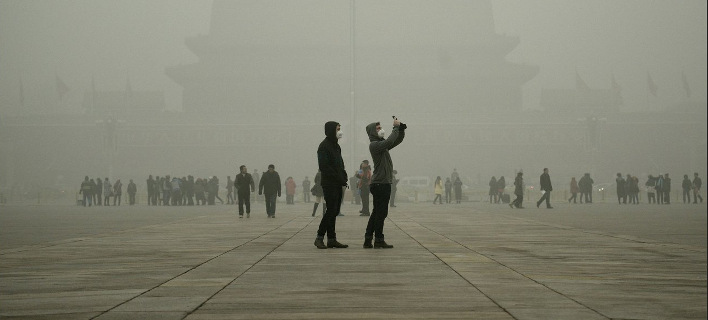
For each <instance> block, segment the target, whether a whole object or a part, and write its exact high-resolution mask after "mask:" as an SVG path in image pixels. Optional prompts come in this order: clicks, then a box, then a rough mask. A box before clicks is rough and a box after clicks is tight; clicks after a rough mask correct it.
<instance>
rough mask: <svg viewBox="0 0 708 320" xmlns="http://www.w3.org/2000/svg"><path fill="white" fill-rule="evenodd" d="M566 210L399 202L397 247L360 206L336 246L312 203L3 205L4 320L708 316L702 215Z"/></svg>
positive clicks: (0, 277) (390, 227)
mask: <svg viewBox="0 0 708 320" xmlns="http://www.w3.org/2000/svg"><path fill="white" fill-rule="evenodd" d="M555 206H556V209H554V210H543V209H536V208H527V209H523V210H513V209H510V208H509V207H508V206H495V205H490V204H484V203H464V204H461V205H444V206H439V205H431V204H422V203H421V204H412V203H411V204H405V203H404V204H400V205H399V206H398V207H397V208H395V209H392V210H391V213H390V215H389V219H388V220H387V222H386V229H385V232H386V238H387V241H389V242H390V243H392V244H393V245H394V246H395V248H394V249H391V250H379V249H376V250H374V249H363V248H361V244H362V241H363V231H364V228H365V226H366V218H365V217H359V216H358V215H357V214H348V212H355V211H356V210H357V208H356V207H355V206H352V205H349V204H345V205H344V206H343V211H344V212H345V214H346V215H345V216H343V217H339V218H338V224H337V234H338V237H339V240H340V241H341V242H343V243H348V244H349V245H350V248H347V249H327V250H318V249H316V248H315V247H314V246H313V244H312V242H313V240H314V236H315V233H316V230H317V226H318V224H319V221H320V216H318V217H315V218H313V217H311V216H310V213H311V211H310V210H311V206H310V205H307V204H296V205H292V206H287V205H280V206H279V207H278V212H279V213H278V215H277V216H278V217H277V218H276V219H266V218H265V214H263V213H262V211H264V210H263V208H262V205H261V204H256V205H255V206H254V213H252V217H251V218H250V219H246V218H244V219H239V218H238V217H237V216H236V215H235V208H234V207H233V206H214V207H199V208H189V207H185V208H169V207H133V208H128V207H121V208H93V209H91V208H77V207H56V208H54V209H53V214H51V215H50V214H48V211H51V210H48V209H47V208H45V207H41V208H30V209H28V208H24V207H9V206H4V207H2V211H0V240H3V239H4V237H12V239H11V241H10V240H7V241H6V243H8V244H6V245H0V318H26V319H94V318H96V319H312V318H316V319H333V318H336V319H470V318H480V319H568V318H572V319H706V316H707V314H706V297H707V288H706V206H704V205H697V206H690V205H689V206H685V205H684V206H682V205H671V206H664V207H661V206H649V205H644V206H637V207H631V206H616V205H610V204H597V205H596V204H593V205H588V206H572V205H564V204H560V203H559V204H556V205H555ZM102 209H108V210H110V215H108V214H107V212H106V211H108V210H104V211H102ZM170 212H174V214H173V215H170V214H169V213H170ZM33 214H36V215H37V216H38V217H41V219H36V220H33V219H31V216H32V215H33ZM669 215H671V216H669ZM589 216H592V217H593V218H589ZM52 219H70V220H72V221H74V223H75V224H76V225H74V226H73V227H71V228H69V227H64V228H62V229H61V230H57V231H56V234H44V235H43V236H42V237H41V239H42V240H41V241H38V240H37V237H36V234H37V233H36V232H33V231H30V230H32V229H35V228H39V229H42V230H45V231H44V232H45V233H47V232H49V233H51V232H52V228H51V226H52V225H53V224H56V223H55V222H53V221H52ZM10 228H11V229H12V230H11V231H8V230H9V229H10ZM23 228H24V229H27V232H22V229H23ZM23 237H24V238H23ZM46 239H51V241H45V240H46Z"/></svg>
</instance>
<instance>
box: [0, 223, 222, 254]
mask: <svg viewBox="0 0 708 320" xmlns="http://www.w3.org/2000/svg"><path fill="white" fill-rule="evenodd" d="M208 217H209V216H198V217H194V218H187V219H180V220H175V221H170V222H166V223H161V224H153V225H147V226H140V227H135V228H129V229H122V230H114V231H109V232H103V233H95V234H91V235H87V236H85V237H81V238H73V239H63V240H57V241H50V242H45V243H44V244H36V245H31V246H22V247H19V248H11V249H5V250H0V257H2V256H4V255H8V254H13V253H22V252H26V251H31V250H42V249H47V248H51V247H56V246H60V245H65V244H72V243H78V242H83V241H87V240H92V239H100V238H104V237H108V236H111V235H116V234H121V233H126V232H129V231H133V230H140V229H151V228H155V227H162V226H168V225H171V224H176V223H181V222H186V221H191V220H199V219H204V218H208Z"/></svg>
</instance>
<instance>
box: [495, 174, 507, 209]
mask: <svg viewBox="0 0 708 320" xmlns="http://www.w3.org/2000/svg"><path fill="white" fill-rule="evenodd" d="M504 189H506V180H504V176H501V177H499V179H497V194H498V195H499V198H497V203H499V200H501V198H502V196H503V195H504ZM502 202H503V201H502Z"/></svg>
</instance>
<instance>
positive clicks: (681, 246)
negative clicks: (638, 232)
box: [503, 215, 706, 253]
mask: <svg viewBox="0 0 708 320" xmlns="http://www.w3.org/2000/svg"><path fill="white" fill-rule="evenodd" d="M503 216H504V217H506V218H509V219H512V220H522V221H525V222H527V223H529V224H534V225H539V226H545V227H550V228H556V229H563V230H569V231H575V232H580V233H585V234H591V235H597V236H605V237H610V238H614V239H621V240H625V241H630V242H635V243H641V244H647V245H655V246H659V247H666V248H673V249H681V250H685V251H689V252H695V253H706V249H703V248H699V247H694V246H689V245H685V244H680V243H674V242H659V241H656V240H647V239H642V238H639V237H632V236H627V235H621V234H611V233H606V232H601V231H594V230H585V229H581V228H577V227H570V226H562V225H557V224H553V223H544V222H538V221H533V220H530V219H527V218H522V217H512V216H507V215H503Z"/></svg>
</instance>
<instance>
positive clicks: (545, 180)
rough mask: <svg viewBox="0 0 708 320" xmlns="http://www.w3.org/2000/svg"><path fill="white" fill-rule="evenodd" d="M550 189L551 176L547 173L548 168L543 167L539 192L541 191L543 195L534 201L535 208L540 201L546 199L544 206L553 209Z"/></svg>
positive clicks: (551, 188)
mask: <svg viewBox="0 0 708 320" xmlns="http://www.w3.org/2000/svg"><path fill="white" fill-rule="evenodd" d="M551 191H553V187H552V186H551V176H549V175H548V168H543V174H541V192H542V193H543V196H542V197H541V199H538V201H536V208H538V207H540V206H541V203H543V201H544V200H546V208H548V209H553V207H551V202H550V201H551Z"/></svg>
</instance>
